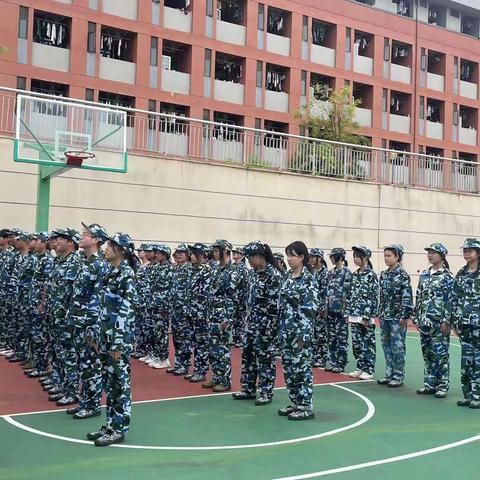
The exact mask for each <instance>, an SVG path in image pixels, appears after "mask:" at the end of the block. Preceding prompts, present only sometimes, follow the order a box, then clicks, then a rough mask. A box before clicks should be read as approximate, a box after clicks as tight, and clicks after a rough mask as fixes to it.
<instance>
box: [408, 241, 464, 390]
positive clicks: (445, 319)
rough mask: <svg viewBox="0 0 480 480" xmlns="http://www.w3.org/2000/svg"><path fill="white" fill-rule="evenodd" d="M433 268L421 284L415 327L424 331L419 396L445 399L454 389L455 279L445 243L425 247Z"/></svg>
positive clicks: (416, 302)
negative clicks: (452, 326)
mask: <svg viewBox="0 0 480 480" xmlns="http://www.w3.org/2000/svg"><path fill="white" fill-rule="evenodd" d="M425 250H426V251H427V256H428V261H429V263H431V265H432V266H431V267H430V268H428V269H427V270H425V271H424V272H423V273H422V274H421V275H420V279H419V282H418V287H417V294H416V298H415V300H416V301H415V316H414V319H413V322H414V324H415V325H416V326H417V328H418V330H419V332H420V341H421V346H422V354H423V361H424V363H425V374H424V380H423V387H422V388H419V389H418V390H417V394H419V395H425V394H435V397H437V398H445V396H446V395H447V392H448V388H449V386H450V365H449V355H448V349H449V346H450V317H451V315H450V310H451V300H450V296H451V293H452V289H453V285H454V283H455V279H454V277H453V275H452V274H451V273H450V269H449V265H448V262H447V260H446V256H447V254H448V250H447V248H446V247H445V245H443V244H441V243H432V244H431V245H430V246H428V247H427V248H425Z"/></svg>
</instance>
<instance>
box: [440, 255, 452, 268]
mask: <svg viewBox="0 0 480 480" xmlns="http://www.w3.org/2000/svg"><path fill="white" fill-rule="evenodd" d="M440 257H442V260H443V265H444V266H445V268H446V269H447V270H448V271H450V264H449V263H448V260H447V258H446V257H445V255H442V254H440Z"/></svg>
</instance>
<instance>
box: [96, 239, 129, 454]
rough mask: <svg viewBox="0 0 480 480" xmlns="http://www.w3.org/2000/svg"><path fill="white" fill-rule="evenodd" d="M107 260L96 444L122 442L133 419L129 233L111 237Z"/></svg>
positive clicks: (102, 313)
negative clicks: (102, 421)
mask: <svg viewBox="0 0 480 480" xmlns="http://www.w3.org/2000/svg"><path fill="white" fill-rule="evenodd" d="M105 259H106V260H107V262H108V263H109V264H110V266H111V268H110V271H109V273H108V275H107V277H106V279H105V289H104V294H103V296H102V302H101V307H100V319H99V324H100V336H99V344H98V345H94V346H95V347H96V348H98V350H99V352H100V359H101V361H102V372H103V387H104V389H105V391H106V393H107V408H106V417H107V424H106V425H105V426H102V427H101V428H100V429H99V430H98V431H97V432H91V433H89V434H88V435H87V438H88V439H89V440H94V442H95V446H97V447H105V446H108V445H112V444H114V443H120V442H123V441H124V439H125V435H126V434H127V432H128V430H129V427H130V419H131V408H132V398H131V369H130V355H131V353H132V350H133V341H134V339H133V335H134V328H135V310H134V302H135V296H136V291H135V271H134V268H135V267H136V266H137V259H136V256H135V245H134V243H133V241H132V239H131V238H130V236H129V235H128V234H126V233H116V234H115V235H113V236H112V237H110V238H109V240H108V242H107V247H106V249H105Z"/></svg>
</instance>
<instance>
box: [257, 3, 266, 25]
mask: <svg viewBox="0 0 480 480" xmlns="http://www.w3.org/2000/svg"><path fill="white" fill-rule="evenodd" d="M264 25H265V5H264V4H263V3H259V4H258V29H259V30H261V31H262V32H263V29H264Z"/></svg>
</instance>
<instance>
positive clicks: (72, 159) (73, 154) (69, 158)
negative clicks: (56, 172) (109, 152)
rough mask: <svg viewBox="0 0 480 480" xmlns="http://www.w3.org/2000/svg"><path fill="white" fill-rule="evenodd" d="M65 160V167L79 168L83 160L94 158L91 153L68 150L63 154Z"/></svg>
mask: <svg viewBox="0 0 480 480" xmlns="http://www.w3.org/2000/svg"><path fill="white" fill-rule="evenodd" d="M64 155H65V158H66V162H65V163H66V165H68V166H69V167H81V166H82V164H83V161H84V160H90V159H92V158H95V154H94V153H91V152H82V151H77V150H70V151H68V152H65V153H64Z"/></svg>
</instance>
